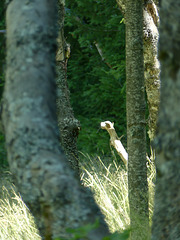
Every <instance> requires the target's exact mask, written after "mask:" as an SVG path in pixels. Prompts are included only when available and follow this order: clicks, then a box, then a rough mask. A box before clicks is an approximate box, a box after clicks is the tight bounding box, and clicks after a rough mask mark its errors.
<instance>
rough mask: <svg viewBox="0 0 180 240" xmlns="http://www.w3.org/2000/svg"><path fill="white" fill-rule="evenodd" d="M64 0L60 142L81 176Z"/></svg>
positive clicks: (61, 3)
mask: <svg viewBox="0 0 180 240" xmlns="http://www.w3.org/2000/svg"><path fill="white" fill-rule="evenodd" d="M64 4H65V1H64V0H58V38H57V45H58V46H57V53H56V72H57V79H56V84H57V100H56V101H57V118H58V127H59V130H60V143H61V146H62V147H63V150H64V152H65V154H66V157H67V159H68V161H69V163H70V166H71V167H72V169H74V171H75V174H76V176H77V177H79V175H80V172H79V164H78V150H77V137H78V134H79V130H80V123H79V121H78V120H77V119H75V117H74V113H73V109H72V107H71V104H70V93H69V89H68V83H67V61H68V57H69V56H67V55H68V54H69V52H68V50H69V49H68V45H67V43H66V41H65V38H64V8H65V6H64Z"/></svg>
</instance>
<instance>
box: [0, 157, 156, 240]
mask: <svg viewBox="0 0 180 240" xmlns="http://www.w3.org/2000/svg"><path fill="white" fill-rule="evenodd" d="M108 161H110V162H111V163H109V162H108ZM118 161H119V160H118ZM118 161H117V160H116V159H114V161H113V162H112V160H111V159H105V160H104V159H103V158H100V157H98V156H97V157H90V156H89V155H84V154H83V155H82V160H81V168H82V175H81V181H82V184H83V185H84V186H85V187H89V188H90V189H91V190H92V192H93V193H94V197H95V200H96V202H97V203H98V205H99V206H100V208H101V210H102V212H103V213H104V215H105V220H106V222H107V224H108V226H109V229H110V231H111V232H115V231H119V232H121V231H123V230H125V229H128V227H129V224H130V219H129V204H128V185H127V171H126V170H124V169H123V167H122V166H121V164H119V163H118ZM147 164H148V183H149V199H150V201H149V211H150V222H151V218H152V213H153V198H154V180H155V166H154V163H153V161H151V160H149V162H148V163H147ZM7 175H8V174H7V173H6V178H7ZM9 178H11V176H10V175H9ZM7 239H8V240H40V239H41V237H40V236H39V234H38V230H37V228H36V226H35V222H34V219H33V217H32V215H31V214H30V212H29V210H28V208H27V207H26V205H25V203H24V202H23V200H22V198H21V196H20V195H19V193H17V191H16V189H15V186H13V184H12V183H11V181H5V182H3V181H1V199H0V240H7Z"/></svg>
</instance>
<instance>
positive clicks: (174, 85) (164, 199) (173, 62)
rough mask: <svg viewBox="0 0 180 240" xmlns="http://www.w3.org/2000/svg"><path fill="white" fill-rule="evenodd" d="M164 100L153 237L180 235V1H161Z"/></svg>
mask: <svg viewBox="0 0 180 240" xmlns="http://www.w3.org/2000/svg"><path fill="white" fill-rule="evenodd" d="M160 13H161V25H160V42H159V46H160V51H159V59H160V61H161V82H162V85H161V101H160V111H159V118H158V126H157V129H158V131H157V137H156V138H155V141H154V142H155V146H156V149H157V184H156V191H155V210H154V216H153V227H152V240H156V239H167V240H174V239H180V107H179V103H180V91H179V90H180V59H179V56H180V47H179V46H180V37H179V33H180V25H179V23H180V2H179V1H176V0H166V1H165V0H164V1H161V9H160Z"/></svg>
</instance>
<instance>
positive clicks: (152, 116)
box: [143, 0, 160, 141]
mask: <svg viewBox="0 0 180 240" xmlns="http://www.w3.org/2000/svg"><path fill="white" fill-rule="evenodd" d="M144 2H145V3H144V11H143V16H144V21H143V23H144V24H143V33H144V67H145V71H144V74H145V86H146V93H147V100H148V107H149V131H148V134H149V138H150V140H151V141H152V140H153V139H154V137H155V133H156V124H157V115H158V109H159V99H160V77H159V74H160V64H159V61H158V55H157V54H158V46H157V44H158V39H159V31H158V25H159V15H158V10H157V7H156V5H155V4H154V3H153V1H149V0H148V1H144Z"/></svg>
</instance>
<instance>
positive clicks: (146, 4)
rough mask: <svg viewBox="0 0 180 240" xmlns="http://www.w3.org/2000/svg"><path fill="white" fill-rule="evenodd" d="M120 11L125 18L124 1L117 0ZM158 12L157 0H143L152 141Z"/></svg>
mask: <svg viewBox="0 0 180 240" xmlns="http://www.w3.org/2000/svg"><path fill="white" fill-rule="evenodd" d="M117 3H118V6H119V8H120V10H121V12H122V13H123V14H124V17H125V18H126V10H127V6H126V1H125V0H117ZM158 26H159V14H158V1H153V0H144V1H143V40H144V75H145V86H146V93H147V100H148V108H149V124H148V126H149V131H148V135H149V138H150V140H151V141H152V140H153V139H154V136H155V132H156V122H157V114H158V109H159V89H160V78H159V73H160V65H159V61H158V56H157V52H158V48H157V43H158V38H159V32H158Z"/></svg>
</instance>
